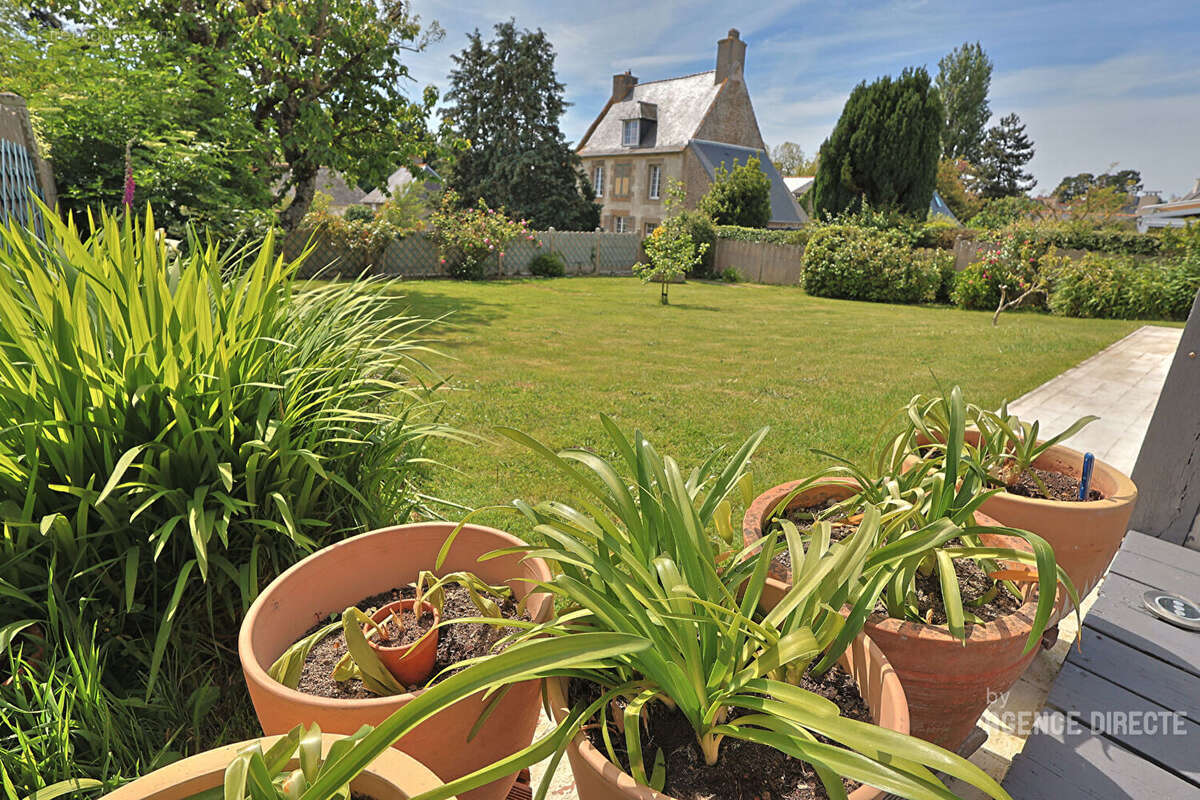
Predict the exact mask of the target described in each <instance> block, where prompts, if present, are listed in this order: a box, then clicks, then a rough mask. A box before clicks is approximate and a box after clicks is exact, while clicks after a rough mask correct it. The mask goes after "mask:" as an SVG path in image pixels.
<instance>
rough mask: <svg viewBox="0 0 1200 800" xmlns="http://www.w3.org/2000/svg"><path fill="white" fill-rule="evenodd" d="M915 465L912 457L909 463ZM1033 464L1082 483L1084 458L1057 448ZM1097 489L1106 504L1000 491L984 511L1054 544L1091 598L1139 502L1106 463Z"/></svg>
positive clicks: (1095, 478)
mask: <svg viewBox="0 0 1200 800" xmlns="http://www.w3.org/2000/svg"><path fill="white" fill-rule="evenodd" d="M967 439H968V440H969V441H971V442H978V441H979V432H978V431H967ZM913 460H914V457H910V459H909V460H908V461H906V462H905V463H906V464H910V463H912V461H913ZM1033 465H1034V466H1035V467H1037V468H1038V469H1044V470H1050V471H1053V472H1061V473H1064V474H1066V475H1071V476H1072V477H1074V478H1075V479H1076V480H1078V479H1079V476H1080V474H1081V472H1082V470H1083V453H1080V452H1079V451H1078V450H1072V449H1071V448H1069V447H1063V446H1062V445H1055V446H1054V447H1051V448H1050V449H1049V450H1047V451H1046V452H1045V453H1043V454H1042V456H1041V457H1040V458H1038V459H1037V460H1036V461H1034V462H1033ZM1091 485H1092V488H1093V489H1096V490H1097V491H1099V492H1100V494H1101V495H1103V498H1102V499H1100V500H1091V501H1087V502H1064V501H1061V500H1043V499H1040V498H1033V497H1022V496H1021V495H1017V494H1009V493H1008V492H999V493H997V494H996V495H994V496H992V497H989V498H988V499H987V500H986V501H984V503H983V505H982V506H981V507H980V509H979V510H980V511H982V512H983V513H985V514H987V515H988V516H989V517H991V518H993V519H995V520H997V521H998V522H999V523H1000V524H1001V525H1007V526H1009V527H1010V528H1020V529H1021V530H1026V531H1032V532H1033V533H1036V534H1037V535H1038V536H1041V537H1042V538H1043V539H1045V540H1046V541H1047V542H1049V543H1050V546H1051V547H1053V548H1054V556H1055V558H1056V559H1057V560H1058V564H1059V566H1061V567H1062V568H1063V569H1064V570H1066V572H1067V575H1068V576H1070V578H1071V582H1072V583H1074V584H1075V589H1076V591H1078V592H1079V596H1080V597H1085V596H1086V595H1087V593H1088V592H1090V591H1091V590H1092V589H1093V588H1095V586H1096V584H1097V583H1099V582H1100V578H1101V577H1102V576H1103V575H1104V572H1105V570H1107V569H1108V565H1109V564H1111V563H1112V560H1113V557H1114V556H1116V554H1117V550H1119V549H1120V547H1121V540H1122V539H1124V538H1125V532H1126V531H1127V530H1128V529H1129V517H1130V516H1131V515H1132V514H1133V507H1134V504H1135V503H1136V502H1137V487H1136V486H1134V485H1133V481H1132V480H1130V479H1129V477H1128V476H1127V475H1125V474H1124V473H1123V472H1121V471H1120V470H1118V469H1117V468H1116V467H1113V466H1112V465H1110V464H1105V463H1104V462H1103V461H1101V460H1100V459H1096V463H1095V466H1094V467H1093V468H1092V484H1091Z"/></svg>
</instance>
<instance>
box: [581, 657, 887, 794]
mask: <svg viewBox="0 0 1200 800" xmlns="http://www.w3.org/2000/svg"><path fill="white" fill-rule="evenodd" d="M800 686H801V688H804V689H807V690H809V691H811V692H815V693H817V694H819V695H821V696H822V697H826V698H828V699H830V700H832V701H833V702H835V703H837V705H838V707H839V708H840V709H841V712H842V716H844V717H848V718H849V719H856V720H859V721H861V722H870V721H871V712H870V709H868V708H867V704H866V702H864V701H863V698H862V695H861V694H859V692H858V687H857V686H856V685H855V684H854V679H853V678H852V677H850V674H849V673H847V672H846V671H845V670H843V669H842V668H841V667H840V666H834V667H833V668H832V669H830V670H829V671H828V672H826V673H825V675H823V676H822V677H821V678H820V679H816V680H814V679H813V678H812V677H810V676H808V675H806V676H805V677H804V679H803V680H802V681H801V682H800ZM568 692H569V701H570V703H571V704H572V705H575V704H576V703H578V702H580V701H585V702H589V703H590V702H593V701H595V700H596V698H598V697H599V696H600V689H599V687H598V686H596V685H595V684H592V683H588V682H586V681H582V680H579V679H578V678H576V679H573V680H572V681H571V683H570V686H569V689H568ZM618 705H619V707H620V709H619V710H623V708H624V704H623V703H621V702H620V701H618ZM744 713H750V712H739V711H737V710H734V711H733V713H732V714H731V717H733V718H736V717H739V716H742V715H743V714H744ZM612 720H613V713H612V711H611V710H610V713H609V716H608V721H609V725H610V730H609V735H610V738H611V739H612V743H613V749H614V750H615V751H616V754H617V760H618V761H619V762H620V763H619V766H620V767H621V769H623V770H625V771H626V772H628V771H629V761H628V757H627V755H626V751H625V736H624V734H623V733H621V732H620V731H618V730H617V729H616V728H615V727H613V722H612ZM585 733H586V735H587V736H588V738H589V740H590V741H591V743H592V745H593V746H595V747H596V749H597V750H599V751H600V753H601V754H602V755H603V754H607V752H608V751H607V749H606V748H605V745H604V739H603V737H602V735H601V733H600V731H599V729H598V728H597V726H596V725H595V724H593V725H590V726H588V727H587V728H586V729H585ZM817 738H818V739H819V740H820V741H822V742H826V743H828V744H835V743H833V742H830V741H829V740H828V739H825V738H824V737H822V736H817ZM658 749H661V750H662V751H663V757H664V758H665V759H666V785H665V786H664V787H663V789H662V793H663V794H665V795H668V796H669V797H673V798H677V800H711V798H718V797H719V798H721V800H762V799H763V798H768V797H769V798H771V800H824V798H827V797H828V795H827V794H826V793H825V788H824V787H823V786H822V785H821V780H820V778H818V777H817V774H816V772H815V771H814V770H813V768H812V766H811V765H809V764H808V763H806V762H804V761H801V760H800V759H797V758H792V757H791V756H787V755H784V754H783V753H781V752H779V751H778V750H775V749H774V748H771V747H767V746H765V745H760V744H753V743H750V742H745V741H741V740H738V739H734V738H732V737H726V738H725V739H724V740H723V741H722V742H721V748H720V758H719V760H718V761H717V763H716V765H714V766H708V765H707V764H705V763H704V756H703V754H702V753H701V752H700V745H699V743H698V742H697V741H696V734H695V732H694V731H693V730H692V726H691V725H690V724H689V723H688V721H687V718H686V717H684V716H683V714H682V713H680V712H679V711H678V710H672V709H670V708H668V707H667V706H666V705H664V704H663V703H659V702H654V703H650V704H649V705H648V706H647V707H646V723H645V726H644V727H643V729H642V753H643V754H644V756H645V758H646V759H647V762H648V763H647V770H649V767H650V764H651V763H652V761H651V760H652V759H653V758H654V753H655V751H656V750H658ZM842 783H843V785H844V786H845V787H846V791H847V792H851V791H853V790H854V789H856V788H858V785H859V784H858V783H857V782H855V781H851V780H843V781H842Z"/></svg>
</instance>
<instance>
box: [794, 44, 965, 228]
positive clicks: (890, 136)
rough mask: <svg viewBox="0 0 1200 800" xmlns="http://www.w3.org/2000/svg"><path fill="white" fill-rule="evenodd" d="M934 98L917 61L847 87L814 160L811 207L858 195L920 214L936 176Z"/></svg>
mask: <svg viewBox="0 0 1200 800" xmlns="http://www.w3.org/2000/svg"><path fill="white" fill-rule="evenodd" d="M941 131H942V103H941V100H939V99H938V93H937V90H936V89H934V88H933V84H932V82H931V81H930V79H929V73H928V72H926V71H925V69H924V68H916V69H912V68H910V69H906V70H904V71H903V72H902V73H901V74H900V77H899V78H896V79H893V78H891V77H890V76H885V77H883V78H879V79H878V80H876V81H875V82H874V83H871V84H867V83H866V82H865V81H864V82H863V83H860V84H859V85H858V86H856V87H854V91H852V92H851V93H850V98H849V99H848V100H846V106H845V108H843V109H842V116H841V118H840V119H839V120H838V122H837V125H836V126H835V127H834V129H833V133H832V134H831V135H830V137H829V138H828V139H826V140H825V143H824V144H823V145H821V153H820V157H819V159H818V162H817V165H818V166H817V177H816V181H815V182H814V186H813V191H814V192H815V193H816V207H817V210H818V211H821V212H826V213H829V214H838V213H841V212H843V211H846V210H853V209H855V208H858V207H859V206H860V205H861V204H862V201H863V200H866V201H867V202H868V203H870V204H871V205H872V206H873V207H875V208H881V209H882V208H887V209H895V210H897V211H902V212H904V213H906V214H911V215H913V216H917V217H920V218H924V216H925V214H926V213H928V211H929V201H930V200H931V199H932V198H933V189H934V186H935V184H936V182H937V165H938V156H939V154H940V153H941Z"/></svg>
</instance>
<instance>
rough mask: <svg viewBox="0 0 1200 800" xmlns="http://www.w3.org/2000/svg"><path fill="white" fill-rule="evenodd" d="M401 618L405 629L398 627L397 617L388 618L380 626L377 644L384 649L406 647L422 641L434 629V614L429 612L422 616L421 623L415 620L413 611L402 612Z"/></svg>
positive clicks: (375, 639)
mask: <svg viewBox="0 0 1200 800" xmlns="http://www.w3.org/2000/svg"><path fill="white" fill-rule="evenodd" d="M399 616H400V617H401V622H403V623H404V628H403V629H401V628H398V627H397V626H396V620H395V615H393V616H390V617H388V618H387V619H386V620H384V621H383V624H382V625H380V626H379V628H380V633H379V634H378V635H376V636H375V638H374V640H373V641H374V642H375V643H376V644H378V645H381V646H383V647H405V646H407V645H410V644H412V643H413V642H415V641H417V640H418V639H420V638H421V637H422V636H424V635H425V632H426V631H428V630H429V629H430V628H432V627H433V614H430V613H429V612H428V611H426V612H425V613H423V614H422V615H421V619H420V621H417V620H414V619H413V613H412V612H411V611H403V612H400V615H399Z"/></svg>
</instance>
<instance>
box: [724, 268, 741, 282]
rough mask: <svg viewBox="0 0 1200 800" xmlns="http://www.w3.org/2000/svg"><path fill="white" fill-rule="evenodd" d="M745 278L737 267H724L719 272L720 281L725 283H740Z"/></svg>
mask: <svg viewBox="0 0 1200 800" xmlns="http://www.w3.org/2000/svg"><path fill="white" fill-rule="evenodd" d="M745 279H746V277H745V276H744V275H742V271H741V270H740V269H738V268H737V267H726V268H725V269H723V270H721V280H723V281H725V283H741V282H742V281H744V280H745Z"/></svg>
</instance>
